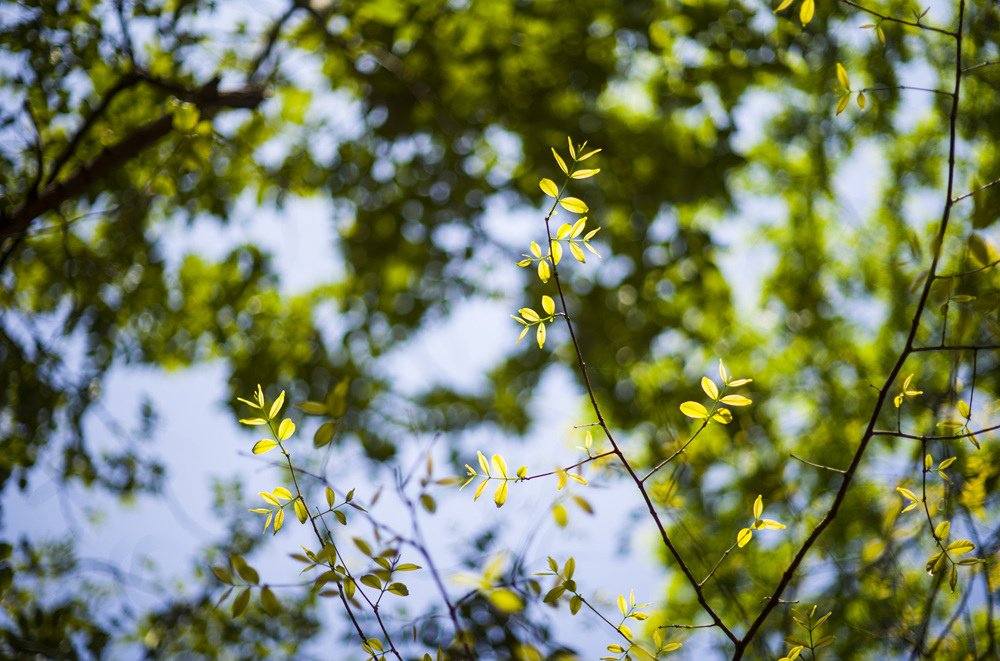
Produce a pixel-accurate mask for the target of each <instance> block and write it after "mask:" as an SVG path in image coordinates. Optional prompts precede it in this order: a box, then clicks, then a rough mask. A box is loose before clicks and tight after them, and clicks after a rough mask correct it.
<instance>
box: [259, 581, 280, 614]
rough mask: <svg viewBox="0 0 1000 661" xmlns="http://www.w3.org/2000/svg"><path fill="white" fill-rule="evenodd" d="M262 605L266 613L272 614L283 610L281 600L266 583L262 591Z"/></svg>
mask: <svg viewBox="0 0 1000 661" xmlns="http://www.w3.org/2000/svg"><path fill="white" fill-rule="evenodd" d="M260 607H261V608H263V609H264V612H265V613H267V614H268V615H271V616H274V615H277V614H278V613H280V612H281V602H279V601H278V598H277V597H276V596H275V595H274V592H273V591H272V590H271V588H269V587H267V586H266V585H265V586H264V589H262V590H261V591H260Z"/></svg>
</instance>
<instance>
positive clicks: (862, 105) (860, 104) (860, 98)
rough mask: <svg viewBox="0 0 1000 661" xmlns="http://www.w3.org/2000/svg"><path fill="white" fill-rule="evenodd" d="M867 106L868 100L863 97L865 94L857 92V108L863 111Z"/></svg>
mask: <svg viewBox="0 0 1000 661" xmlns="http://www.w3.org/2000/svg"><path fill="white" fill-rule="evenodd" d="M867 105H868V99H867V97H865V93H864V92H858V107H859V108H861V109H862V110H864V109H865V106H867Z"/></svg>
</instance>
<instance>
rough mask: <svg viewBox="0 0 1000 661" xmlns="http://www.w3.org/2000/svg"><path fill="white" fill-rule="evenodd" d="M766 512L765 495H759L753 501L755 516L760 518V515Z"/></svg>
mask: <svg viewBox="0 0 1000 661" xmlns="http://www.w3.org/2000/svg"><path fill="white" fill-rule="evenodd" d="M763 513H764V497H763V496H757V500H755V501H753V518H755V519H759V518H760V515H761V514H763Z"/></svg>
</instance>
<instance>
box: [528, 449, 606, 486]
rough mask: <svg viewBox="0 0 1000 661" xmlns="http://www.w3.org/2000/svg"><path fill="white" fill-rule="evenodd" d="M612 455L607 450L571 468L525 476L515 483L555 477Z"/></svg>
mask: <svg viewBox="0 0 1000 661" xmlns="http://www.w3.org/2000/svg"><path fill="white" fill-rule="evenodd" d="M614 454H616V453H615V451H614V450H608V451H607V452H601V453H600V454H592V455H590V456H589V457H587V458H586V459H584V460H583V461H578V462H576V463H575V464H573V465H571V466H566V467H565V468H560V469H559V470H554V471H549V472H548V473H538V474H536V475H527V476H525V477H522V478H517V481H519V482H527V481H529V480H537V479H538V478H540V477H548V476H550V475H555V474H556V473H558V472H560V471H563V472H569V471H571V470H573V469H574V468H579V467H580V466H584V465H586V464H589V463H590V462H592V461H597V460H598V459H604V458H605V457H610V456H612V455H614Z"/></svg>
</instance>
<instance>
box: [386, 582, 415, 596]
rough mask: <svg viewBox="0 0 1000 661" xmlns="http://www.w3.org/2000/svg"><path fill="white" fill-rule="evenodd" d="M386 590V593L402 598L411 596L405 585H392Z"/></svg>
mask: <svg viewBox="0 0 1000 661" xmlns="http://www.w3.org/2000/svg"><path fill="white" fill-rule="evenodd" d="M385 590H386V592H391V593H393V594H394V595H398V596H400V597H407V596H409V594H410V590H409V588H407V587H406V585H404V584H403V583H390V584H389V587H387V588H386V589H385Z"/></svg>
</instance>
